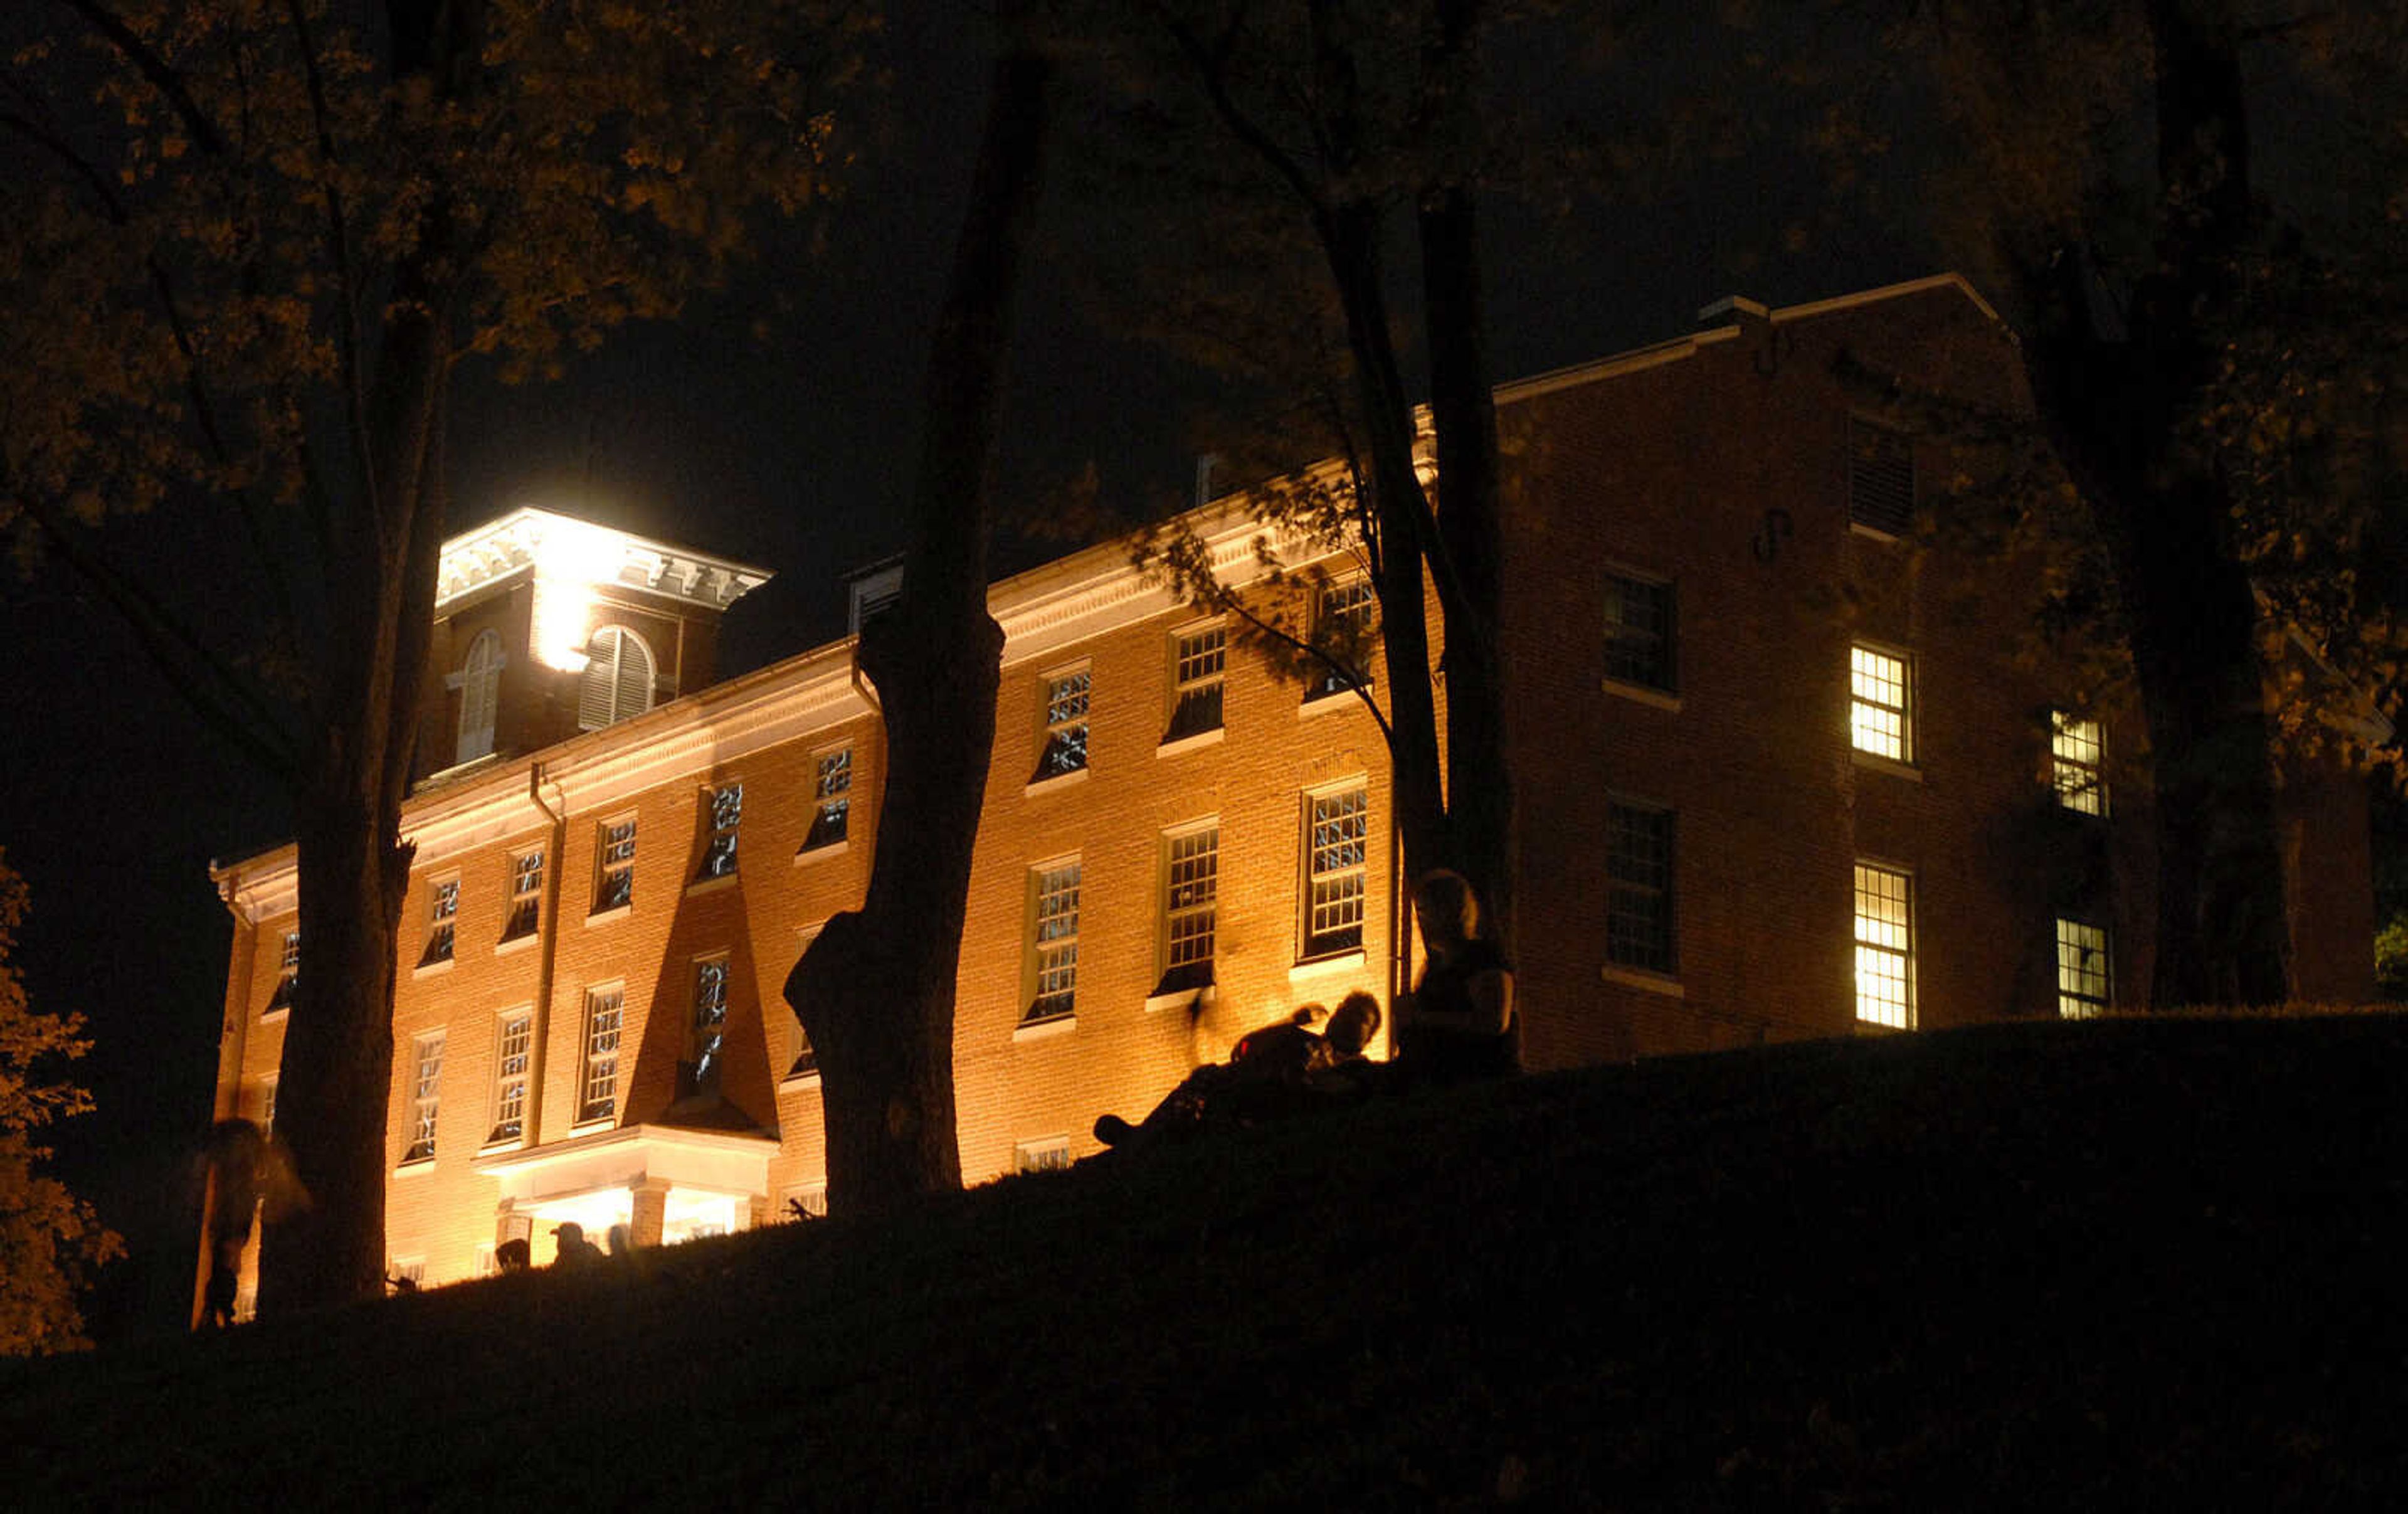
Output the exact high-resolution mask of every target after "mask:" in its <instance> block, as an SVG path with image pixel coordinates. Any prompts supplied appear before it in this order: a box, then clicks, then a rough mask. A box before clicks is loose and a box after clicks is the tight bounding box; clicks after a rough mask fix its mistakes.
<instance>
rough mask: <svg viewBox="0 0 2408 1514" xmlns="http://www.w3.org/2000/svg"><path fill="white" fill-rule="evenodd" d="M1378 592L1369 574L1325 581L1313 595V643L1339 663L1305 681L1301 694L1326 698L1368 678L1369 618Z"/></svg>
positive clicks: (1369, 676) (1314, 697)
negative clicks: (1318, 592)
mask: <svg viewBox="0 0 2408 1514" xmlns="http://www.w3.org/2000/svg"><path fill="white" fill-rule="evenodd" d="M1379 602H1380V600H1379V595H1378V594H1377V593H1376V592H1375V591H1374V590H1373V589H1372V587H1371V581H1370V580H1369V579H1368V578H1354V579H1349V580H1347V581H1346V582H1345V583H1343V584H1326V585H1325V586H1324V587H1323V588H1322V590H1321V592H1320V594H1318V595H1317V596H1315V597H1314V600H1313V617H1312V645H1313V648H1314V650H1316V651H1318V652H1320V653H1321V654H1322V655H1323V656H1326V657H1328V658H1329V659H1330V661H1332V662H1335V663H1337V664H1338V667H1336V668H1330V667H1326V666H1325V667H1323V668H1321V669H1320V670H1318V671H1317V672H1315V673H1314V674H1312V677H1311V678H1309V679H1308V680H1307V681H1306V683H1305V685H1304V697H1305V698H1306V699H1308V700H1310V699H1326V698H1327V697H1328V696H1330V695H1332V694H1343V693H1345V692H1347V691H1348V690H1350V689H1354V688H1357V687H1364V686H1368V685H1369V684H1370V682H1371V620H1372V613H1373V612H1374V610H1375V609H1376V608H1377V606H1378V605H1379Z"/></svg>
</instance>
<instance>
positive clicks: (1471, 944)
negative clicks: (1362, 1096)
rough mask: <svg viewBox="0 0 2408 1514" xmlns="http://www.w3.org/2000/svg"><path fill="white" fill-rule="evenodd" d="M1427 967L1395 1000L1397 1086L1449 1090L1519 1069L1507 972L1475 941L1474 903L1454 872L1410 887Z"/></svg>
mask: <svg viewBox="0 0 2408 1514" xmlns="http://www.w3.org/2000/svg"><path fill="white" fill-rule="evenodd" d="M1413 913H1414V914H1415V915H1416V916H1419V917H1420V919H1421V926H1422V944H1423V945H1424V946H1425V947H1426V949H1427V950H1428V952H1429V961H1428V963H1427V964H1426V966H1424V967H1423V969H1422V976H1421V982H1420V983H1418V984H1416V985H1415V986H1414V988H1413V991H1412V993H1410V994H1405V995H1401V996H1399V997H1398V1001H1397V1006H1396V1007H1397V1064H1398V1069H1399V1071H1400V1075H1401V1076H1402V1077H1403V1079H1404V1081H1405V1082H1407V1083H1409V1084H1412V1085H1415V1086H1423V1085H1433V1084H1455V1083H1463V1082H1469V1081H1470V1080H1472V1079H1475V1078H1484V1077H1501V1076H1504V1075H1505V1074H1509V1073H1518V1072H1520V1071H1521V1070H1522V1023H1521V1017H1520V1016H1519V1015H1518V1014H1517V1013H1515V1011H1514V1007H1513V970H1512V967H1511V966H1509V965H1508V964H1507V963H1506V960H1505V954H1504V953H1503V952H1501V951H1499V950H1498V947H1497V944H1496V943H1495V942H1493V941H1488V940H1485V939H1484V938H1483V937H1482V936H1481V935H1480V902H1479V901H1478V899H1477V898H1476V897H1474V895H1473V894H1472V891H1471V885H1470V884H1469V883H1468V882H1467V881H1465V879H1464V878H1463V876H1462V875H1461V874H1460V873H1455V872H1448V871H1447V870H1446V869H1444V868H1440V869H1438V870H1436V871H1434V872H1428V873H1426V874H1424V875H1423V878H1422V881H1421V882H1420V883H1419V884H1418V885H1416V886H1415V887H1414V888H1413Z"/></svg>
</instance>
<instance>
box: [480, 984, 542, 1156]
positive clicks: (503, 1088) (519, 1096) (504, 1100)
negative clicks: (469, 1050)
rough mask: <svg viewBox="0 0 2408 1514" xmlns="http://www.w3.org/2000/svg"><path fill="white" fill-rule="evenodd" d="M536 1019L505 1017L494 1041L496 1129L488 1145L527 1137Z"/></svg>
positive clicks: (519, 1014) (522, 1014)
mask: <svg viewBox="0 0 2408 1514" xmlns="http://www.w3.org/2000/svg"><path fill="white" fill-rule="evenodd" d="M534 1034H535V1017H534V1016H533V1015H532V1014H530V1013H529V1012H528V1011H526V1010H523V1009H522V1010H515V1011H512V1012H511V1013H510V1014H508V1015H505V1016H503V1017H501V1020H500V1021H499V1023H498V1024H497V1026H496V1027H495V1038H494V1128H493V1130H492V1131H491V1132H488V1133H487V1134H486V1136H485V1144H486V1145H488V1146H491V1145H494V1144H495V1143H496V1142H501V1141H516V1140H518V1139H520V1138H521V1137H522V1136H523V1135H525V1134H526V1086H527V1057H528V1053H529V1052H530V1051H531V1050H532V1049H533V1045H534Z"/></svg>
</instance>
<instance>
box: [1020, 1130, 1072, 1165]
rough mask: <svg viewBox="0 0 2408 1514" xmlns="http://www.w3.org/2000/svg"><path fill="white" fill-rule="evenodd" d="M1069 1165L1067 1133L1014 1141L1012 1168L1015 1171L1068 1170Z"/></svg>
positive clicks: (1068, 1139)
mask: <svg viewBox="0 0 2408 1514" xmlns="http://www.w3.org/2000/svg"><path fill="white" fill-rule="evenodd" d="M1069 1166H1070V1138H1069V1137H1068V1136H1067V1135H1040V1136H1038V1137H1037V1138H1036V1139H1034V1140H1029V1141H1015V1142H1013V1143H1012V1146H1011V1170H1012V1171H1013V1172H1014V1173H1058V1172H1067V1171H1068V1169H1069Z"/></svg>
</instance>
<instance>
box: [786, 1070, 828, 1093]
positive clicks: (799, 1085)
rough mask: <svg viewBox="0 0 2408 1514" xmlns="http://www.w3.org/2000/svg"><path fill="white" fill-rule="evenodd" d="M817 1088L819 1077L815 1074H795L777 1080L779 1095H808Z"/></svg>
mask: <svg viewBox="0 0 2408 1514" xmlns="http://www.w3.org/2000/svg"><path fill="white" fill-rule="evenodd" d="M819 1086H820V1075H819V1074H817V1073H816V1072H812V1073H797V1074H795V1075H794V1076H792V1077H781V1078H780V1079H779V1080H778V1091H779V1092H780V1093H809V1092H810V1091H811V1090H812V1089H816V1088H818V1087H819Z"/></svg>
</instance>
